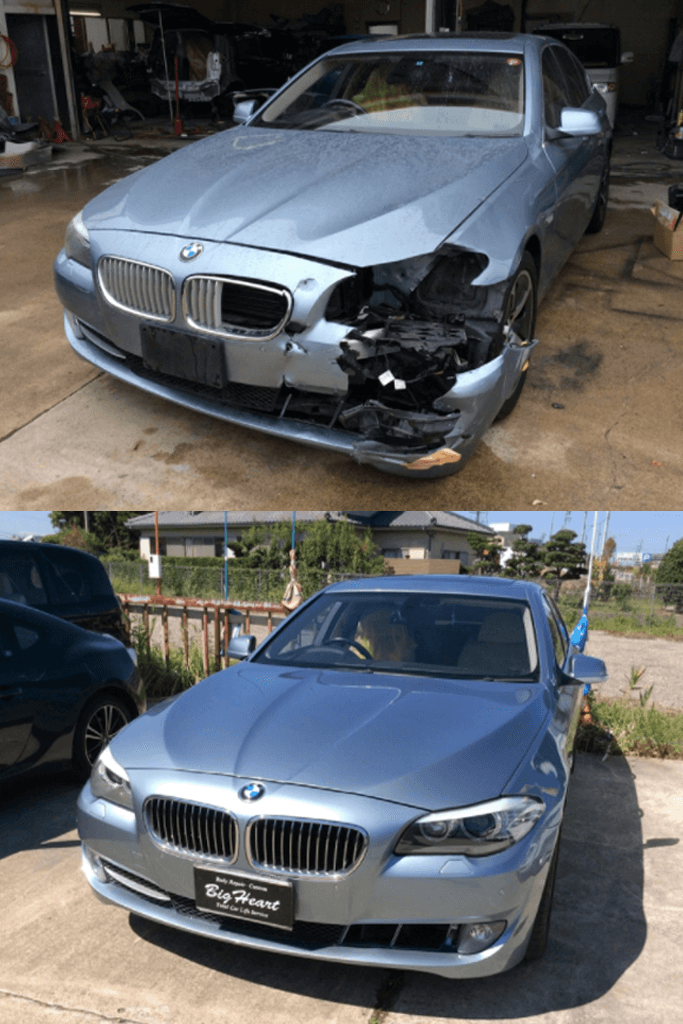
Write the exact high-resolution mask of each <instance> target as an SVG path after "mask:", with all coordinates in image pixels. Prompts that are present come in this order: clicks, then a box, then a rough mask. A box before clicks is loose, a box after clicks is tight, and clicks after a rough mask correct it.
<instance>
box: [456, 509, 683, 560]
mask: <svg viewBox="0 0 683 1024" xmlns="http://www.w3.org/2000/svg"><path fill="white" fill-rule="evenodd" d="M458 514H459V515H464V516H468V517H470V516H471V517H472V518H473V519H475V518H476V512H469V511H462V512H459V513H458ZM584 515H585V513H584V512H583V511H580V512H559V511H553V510H552V509H550V510H545V509H544V510H543V511H542V512H524V511H522V512H519V511H517V512H515V511H507V512H483V513H482V516H485V517H487V518H486V519H482V521H485V522H488V523H515V524H519V523H525V524H528V525H530V526H531V527H533V532H532V534H531V535H532V537H534V538H538V539H541V538H542V537H543V536H545V539H546V540H547V539H548V537H549V536H550V532H551V529H552V532H553V533H557V531H558V530H562V529H563V528H564V523H565V516H570V519H569V523H568V528H569V529H570V530H573V531H574V532H575V533H576V534H577V535H578V539H579V540H580V539H581V536H582V534H583V528H584ZM609 515H610V520H609V526H608V536H610V537H614V539H615V541H616V542H617V551H618V552H620V553H622V552H627V551H638V549H639V545H642V547H640V550H641V551H643V552H649V553H650V554H653V555H657V554H662V553H663V552H664V551H667V550H668V548H670V547H671V545H672V544H674V543H675V542H676V541H677V540H681V538H683V512H674V511H670V512H611V513H609ZM606 517H607V512H598V538H599V539H598V544H599V542H600V539H601V538H602V535H603V532H604V529H605V520H606ZM594 518H595V513H594V512H592V511H589V512H588V516H587V517H586V534H587V538H586V546H587V547H588V548H589V549H590V541H591V536H592V531H593V520H594Z"/></svg>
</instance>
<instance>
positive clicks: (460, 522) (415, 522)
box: [126, 511, 492, 533]
mask: <svg viewBox="0 0 683 1024" xmlns="http://www.w3.org/2000/svg"><path fill="white" fill-rule="evenodd" d="M344 514H346V515H347V516H348V517H349V519H351V520H352V521H354V522H357V523H359V524H361V523H362V524H364V525H367V526H370V527H372V528H373V529H381V528H382V527H384V528H393V529H405V528H409V529H427V528H429V527H430V526H431V527H441V528H442V529H443V528H445V529H449V528H450V529H456V530H460V531H461V530H471V531H473V532H475V533H492V531H491V530H490V529H489V528H488V526H483V525H482V524H481V523H477V522H476V521H475V520H474V519H468V518H467V517H466V516H459V515H456V514H455V513H453V512H419V511H413V512H363V511H351V512H346V513H344V512H299V511H297V513H296V519H297V523H313V522H317V521H318V520H321V519H331V520H337V519H339V518H340V517H341V516H343V515H344ZM291 515H292V513H291V512H243V511H237V512H230V511H229V512H228V522H229V524H230V526H232V527H235V526H249V525H250V524H251V523H279V522H281V521H282V520H283V519H285V520H289V519H291ZM223 517H224V513H223V512H160V513H159V526H166V527H175V528H180V527H184V526H189V527H197V526H205V527H206V526H209V527H210V526H215V527H219V526H220V527H222V526H223ZM126 525H127V526H128V527H129V528H130V529H132V530H145V529H151V528H152V527H153V526H154V513H152V512H150V513H148V514H147V515H144V516H135V517H134V518H133V519H129V520H128V522H127V523H126Z"/></svg>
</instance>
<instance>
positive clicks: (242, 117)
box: [232, 100, 259, 124]
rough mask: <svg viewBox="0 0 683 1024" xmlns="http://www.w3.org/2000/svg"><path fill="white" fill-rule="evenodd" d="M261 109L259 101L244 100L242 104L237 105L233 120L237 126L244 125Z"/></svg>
mask: <svg viewBox="0 0 683 1024" xmlns="http://www.w3.org/2000/svg"><path fill="white" fill-rule="evenodd" d="M258 108H259V101H258V100H242V101H241V102H240V103H236V104H235V109H234V110H233V112H232V119H233V121H235V122H236V123H237V124H244V123H245V121H248V120H249V118H250V117H251V116H252V114H255V113H256V111H257V110H258Z"/></svg>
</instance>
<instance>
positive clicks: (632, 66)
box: [0, 0, 683, 138]
mask: <svg viewBox="0 0 683 1024" xmlns="http://www.w3.org/2000/svg"><path fill="white" fill-rule="evenodd" d="M155 2H156V0H152V3H151V4H148V5H145V4H141V3H138V4H130V3H129V2H128V0H92V2H89V0H38V2H34V0H31V2H28V0H1V2H0V36H1V37H3V38H2V39H0V104H2V106H3V108H4V110H5V112H6V113H7V114H8V115H9V117H10V118H15V119H17V120H18V121H21V122H29V121H37V120H38V119H40V118H42V119H43V121H44V122H45V123H47V125H49V126H50V128H53V127H54V122H55V121H59V123H60V124H61V125H62V126H64V128H65V129H66V131H67V132H68V133H69V135H70V137H72V138H78V137H79V135H80V134H81V132H82V131H83V130H84V128H86V125H84V123H83V119H82V115H81V114H80V111H81V108H82V100H81V96H82V95H83V94H84V93H85V92H87V91H88V84H90V85H91V86H92V85H96V84H97V82H98V81H100V80H101V79H102V78H106V79H111V80H113V82H114V84H115V85H116V87H117V89H118V90H119V93H120V94H121V95H122V97H123V98H124V99H125V100H126V102H128V103H130V104H131V105H132V106H133V107H135V108H136V109H139V110H140V112H141V113H142V114H143V115H144V116H145V117H146V118H148V117H151V118H152V119H154V117H155V115H156V116H158V117H160V118H162V120H163V119H164V118H165V115H166V112H167V104H164V103H163V102H159V103H156V102H155V97H154V95H153V94H152V92H151V90H150V84H149V77H150V75H149V73H148V65H149V58H150V52H151V50H153V49H154V37H155V29H157V24H156V23H157V19H158V18H163V17H166V18H167V19H168V18H170V17H171V12H172V10H173V7H174V6H175V7H176V8H177V9H178V10H180V11H181V12H183V11H185V12H187V11H189V12H190V13H191V12H195V15H196V17H197V18H198V19H199V23H201V24H203V25H204V27H205V28H207V27H210V25H211V24H212V23H213V24H214V25H215V31H216V32H217V33H218V34H221V33H222V34H224V35H225V37H226V38H227V39H228V41H229V47H230V49H231V52H232V59H233V61H234V60H235V53H236V51H237V52H238V56H239V63H240V72H241V74H236V75H233V76H232V77H234V78H235V79H236V81H237V83H238V84H241V85H242V87H245V86H246V87H248V88H262V87H274V86H276V85H280V84H282V83H283V82H284V81H286V79H287V77H289V76H290V75H291V74H292V73H294V71H296V70H298V68H299V67H302V66H303V65H304V64H306V63H307V62H308V60H310V59H312V57H314V56H317V54H318V53H320V52H323V51H324V50H325V49H327V48H329V47H330V46H331V45H335V44H336V43H337V42H338V41H342V40H343V38H344V37H345V36H351V37H357V36H359V35H365V34H373V33H379V34H385V33H386V34H410V33H416V32H424V31H440V30H442V31H457V30H458V29H461V30H468V29H492V28H495V29H499V30H506V31H509V30H511V29H512V30H514V31H529V32H532V31H534V30H536V29H538V28H539V27H540V26H542V25H544V24H549V23H553V22H574V21H579V22H583V23H591V24H603V25H616V26H617V27H618V28H619V30H620V33H621V49H622V52H624V53H627V52H630V53H632V54H633V61H632V62H631V63H628V64H625V65H624V66H623V67H622V68H621V74H620V83H619V101H620V105H621V106H622V107H629V108H642V109H644V110H645V111H646V112H648V113H649V114H650V115H652V116H661V117H662V118H663V119H664V120H667V119H668V120H669V121H673V120H675V119H676V118H677V115H678V112H679V111H680V109H681V107H683V76H682V75H681V62H680V60H679V58H680V57H681V56H683V52H682V51H683V46H682V45H681V40H680V39H679V41H678V44H677V43H676V40H677V38H678V37H679V36H680V35H681V32H682V31H683V0H653V2H652V3H651V4H650V5H648V6H647V8H645V7H644V6H643V4H642V3H639V2H638V0H588V2H586V0H554V2H553V0H509V2H502V3H497V2H496V0H484V2H483V3H482V2H481V0H346V2H345V3H335V2H329V3H327V4H324V3H320V4H319V3H316V2H315V0H287V2H286V3H285V2H284V0H272V2H271V0H248V2H247V0H222V2H221V0H196V2H195V3H194V4H193V5H191V6H189V7H186V6H184V5H169V4H164V5H162V8H161V14H160V13H159V11H158V10H157V9H155V7H154V5H155ZM146 6H147V10H146V11H145V10H144V9H145V7H146ZM157 7H158V4H157ZM131 8H137V10H133V9H131ZM141 9H142V10H141ZM171 23H172V22H169V25H170V24H171ZM162 24H163V22H162ZM169 25H165V26H164V30H165V32H167V31H169ZM158 34H159V33H158V30H157V31H156V35H157V37H158ZM223 58H224V59H225V54H224V55H223ZM669 58H675V59H674V60H670V59H669ZM84 59H85V61H86V64H87V65H88V68H87V69H84V67H83V60H84ZM173 72H174V69H173V66H170V67H169V68H168V77H169V79H171V80H172V78H173ZM190 73H191V74H192V71H191V72H190ZM194 73H195V75H198V73H199V72H197V71H196V69H195V72H194ZM84 75H85V77H84ZM259 77H260V78H261V79H262V80H259ZM225 84H228V85H233V84H235V83H234V82H231V83H225ZM171 98H172V97H171ZM156 99H160V97H156ZM192 107H196V108H197V109H194V110H193V109H191V108H192ZM200 108H201V109H200ZM226 111H227V112H229V105H228V104H223V105H221V107H220V111H219V112H220V113H223V114H225V113H226ZM172 113H173V111H172V110H171V111H170V114H172ZM207 113H209V114H213V115H214V117H215V116H216V113H217V112H216V109H215V106H214V108H213V109H212V110H211V111H209V108H208V106H207V104H203V103H200V104H188V103H183V110H182V114H183V119H184V120H185V121H188V123H189V122H192V121H193V120H195V119H196V118H199V119H200V120H201V119H206V115H207ZM131 120H132V119H131ZM173 120H175V119H174V118H173ZM141 121H142V118H140V119H139V122H141ZM137 127H138V128H139V127H140V123H138V125H137ZM171 127H172V126H171ZM46 137H47V135H46Z"/></svg>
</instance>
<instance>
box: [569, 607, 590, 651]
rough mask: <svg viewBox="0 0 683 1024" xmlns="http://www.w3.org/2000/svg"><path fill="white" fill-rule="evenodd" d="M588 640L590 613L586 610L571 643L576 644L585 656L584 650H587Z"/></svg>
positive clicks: (576, 627) (575, 628) (575, 627)
mask: <svg viewBox="0 0 683 1024" xmlns="http://www.w3.org/2000/svg"><path fill="white" fill-rule="evenodd" d="M587 640H588V612H587V610H586V609H584V612H583V615H582V616H581V618H580V619H579V621H578V622H577V623H576V625H575V626H574V632H573V633H572V635H571V641H572V643H573V644H574V647H578V649H579V650H580V651H581V653H582V654H583V652H584V650H585V649H586V641H587Z"/></svg>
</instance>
